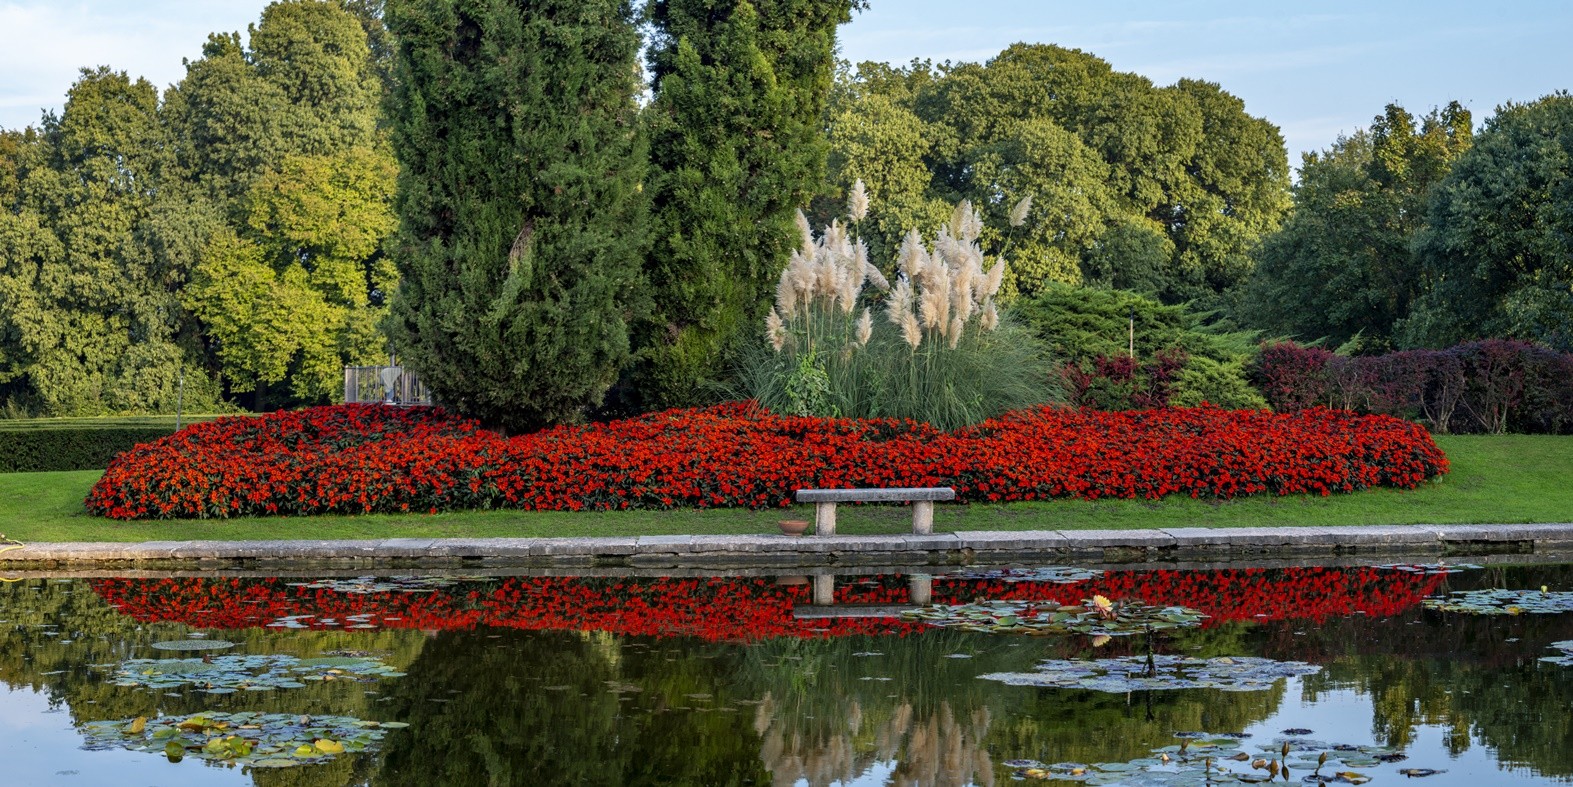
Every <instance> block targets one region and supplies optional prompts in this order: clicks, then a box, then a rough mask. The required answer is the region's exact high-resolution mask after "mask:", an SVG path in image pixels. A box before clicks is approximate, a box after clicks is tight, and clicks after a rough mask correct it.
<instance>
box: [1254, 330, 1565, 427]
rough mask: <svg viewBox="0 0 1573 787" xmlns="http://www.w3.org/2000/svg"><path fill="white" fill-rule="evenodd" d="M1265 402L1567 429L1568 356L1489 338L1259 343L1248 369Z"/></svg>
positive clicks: (1461, 423) (1444, 423)
mask: <svg viewBox="0 0 1573 787" xmlns="http://www.w3.org/2000/svg"><path fill="white" fill-rule="evenodd" d="M1252 377H1253V378H1254V382H1256V383H1257V385H1258V386H1260V387H1261V389H1262V393H1263V395H1265V396H1266V397H1267V401H1268V402H1269V403H1270V404H1272V406H1273V409H1275V410H1279V411H1281V412H1293V411H1296V410H1301V409H1304V408H1307V407H1334V408H1339V409H1344V410H1355V411H1358V412H1363V413H1377V414H1383V415H1393V416H1397V417H1400V418H1409V419H1418V420H1422V421H1424V422H1425V423H1427V424H1428V425H1430V427H1431V429H1432V430H1433V431H1436V432H1440V433H1444V434H1445V433H1449V432H1461V433H1470V432H1489V433H1492V434H1502V433H1504V432H1529V433H1549V434H1561V433H1565V432H1567V431H1569V430H1573V355H1570V354H1567V353H1558V352H1556V351H1554V350H1549V349H1546V348H1544V347H1539V346H1537V345H1533V344H1529V343H1527V342H1517V341H1508V340H1504V339H1487V340H1484V341H1478V342H1466V343H1464V344H1460V345H1457V346H1455V347H1450V348H1448V349H1446V350H1405V351H1403V352H1395V353H1389V354H1387V355H1368V356H1355V357H1345V356H1340V355H1334V354H1333V353H1331V352H1328V351H1327V350H1324V349H1321V348H1319V347H1301V346H1300V345H1297V344H1295V343H1294V342H1281V343H1278V344H1270V345H1264V346H1263V347H1262V350H1261V353H1260V355H1259V356H1258V357H1257V361H1256V365H1255V367H1254V368H1253V370H1252Z"/></svg>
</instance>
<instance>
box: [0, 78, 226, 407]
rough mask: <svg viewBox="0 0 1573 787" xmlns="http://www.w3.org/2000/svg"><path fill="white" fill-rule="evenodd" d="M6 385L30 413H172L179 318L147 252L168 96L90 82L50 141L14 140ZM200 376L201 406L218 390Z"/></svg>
mask: <svg viewBox="0 0 1573 787" xmlns="http://www.w3.org/2000/svg"><path fill="white" fill-rule="evenodd" d="M6 139H7V146H6V147H7V150H6V151H5V153H6V154H7V155H6V158H5V160H6V161H7V166H6V167H5V168H4V171H5V173H6V177H5V178H4V179H3V180H0V186H3V187H4V188H5V190H6V191H7V192H9V193H8V194H6V196H7V198H8V202H9V205H8V207H9V208H10V209H9V210H6V211H3V212H0V237H3V239H4V240H3V242H0V342H3V344H0V384H5V386H6V388H7V391H8V393H9V397H10V400H11V402H12V403H13V404H14V405H17V406H19V407H20V408H22V409H23V410H37V411H42V412H46V413H51V414H61V415H97V414H102V413H106V412H117V411H128V410H140V411H148V410H151V411H160V410H173V409H174V407H175V400H176V398H177V396H178V392H177V388H178V387H179V380H178V378H179V374H180V368H181V364H182V361H183V355H184V354H183V352H182V351H181V349H180V348H179V347H178V346H177V345H176V344H175V342H174V339H175V334H176V332H177V331H178V329H179V320H180V310H179V306H178V304H177V303H176V302H175V300H174V297H173V294H172V293H171V292H170V290H169V289H168V286H167V284H168V282H167V281H166V280H165V277H164V275H163V272H162V271H161V270H160V269H159V266H158V264H157V261H156V260H152V259H150V258H149V257H148V256H147V255H145V254H142V253H140V249H139V245H140V241H141V240H142V236H143V233H145V231H146V229H147V225H148V222H149V220H150V218H151V216H152V207H153V205H154V203H155V201H156V200H157V199H158V184H159V181H160V178H161V177H163V176H164V174H165V170H166V169H167V167H168V165H169V160H168V158H167V155H166V150H167V146H166V144H165V130H164V128H163V126H162V125H161V124H160V122H159V117H158V92H157V91H156V90H155V89H154V88H153V86H152V85H151V84H149V83H148V82H147V81H146V80H135V81H133V80H131V79H130V78H129V77H127V76H126V75H125V74H124V73H123V72H115V71H111V70H109V69H107V68H100V69H97V70H93V71H86V70H84V71H83V73H82V77H81V79H79V80H78V81H77V83H76V84H75V85H73V86H72V88H71V91H70V93H69V94H68V96H67V100H66V105H65V108H64V111H63V112H62V113H61V115H60V116H58V117H54V116H50V117H46V119H45V122H44V127H43V130H42V134H41V135H38V136H33V135H30V134H23V135H17V134H10V135H7V137H6ZM204 382H205V381H204V379H203V378H202V376H201V375H200V374H199V373H194V374H193V375H192V383H193V391H194V393H195V394H197V395H194V396H193V399H194V400H196V401H200V400H201V398H202V397H203V396H205V397H207V398H208V400H209V401H211V398H212V394H213V391H211V390H210V389H208V388H207V386H206V385H205V384H204Z"/></svg>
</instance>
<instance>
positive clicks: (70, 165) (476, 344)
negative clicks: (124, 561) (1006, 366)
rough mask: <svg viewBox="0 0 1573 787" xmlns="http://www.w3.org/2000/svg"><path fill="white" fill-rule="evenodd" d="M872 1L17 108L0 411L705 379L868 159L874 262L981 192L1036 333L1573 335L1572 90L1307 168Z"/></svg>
mask: <svg viewBox="0 0 1573 787" xmlns="http://www.w3.org/2000/svg"><path fill="white" fill-rule="evenodd" d="M860 5H861V3H858V2H855V1H854V0H752V2H749V1H748V0H741V1H740V2H719V1H718V0H651V2H649V3H647V4H644V5H642V6H636V5H635V4H634V3H632V2H630V1H629V0H593V1H590V0H586V1H585V2H569V0H531V2H525V3H519V2H502V0H389V2H388V3H387V7H386V8H385V7H384V3H383V2H382V0H340V1H339V2H331V1H323V0H284V1H283V2H277V3H274V4H272V5H270V6H268V8H267V9H266V10H264V11H263V14H262V17H261V19H260V21H259V22H258V23H257V24H255V25H253V26H252V27H251V28H250V29H249V31H248V33H247V35H245V36H244V37H242V36H241V35H238V34H216V35H213V36H210V37H209V40H208V42H207V44H206V45H205V46H204V47H203V51H202V55H201V57H199V58H198V59H196V60H193V61H190V62H189V63H187V69H186V75H185V77H184V78H183V79H182V80H181V81H180V82H178V83H177V84H175V85H173V86H172V87H170V88H169V89H168V90H166V91H165V92H164V93H163V95H160V94H159V92H158V90H157V89H155V88H154V86H152V85H151V84H149V83H148V82H147V81H145V80H141V79H133V78H131V77H129V76H127V75H126V74H124V73H123V72H117V71H114V70H112V69H111V68H109V67H97V68H93V69H84V71H83V72H82V76H81V78H80V79H79V80H78V82H77V83H76V84H75V85H74V86H73V87H72V88H71V90H70V92H69V94H68V95H67V98H66V102H65V106H64V109H63V110H62V111H61V113H60V114H59V115H54V114H52V113H51V114H46V115H45V117H44V118H43V120H42V122H41V123H40V124H39V126H38V127H36V128H28V129H22V130H5V131H0V403H3V405H4V406H5V408H6V413H7V414H9V415H23V414H32V415H94V414H101V413H126V412H137V413H160V412H171V411H173V410H174V408H175V405H176V401H177V397H178V396H180V395H181V394H180V393H179V391H180V390H181V388H182V385H183V390H184V394H183V396H184V402H185V407H186V409H188V410H190V409H196V410H208V411H211V410H214V409H217V408H222V407H225V406H236V405H238V406H241V407H246V408H252V409H271V408H276V407H280V406H292V405H298V404H305V403H316V402H325V401H329V400H331V399H332V398H333V397H334V396H335V391H336V389H337V381H338V380H340V379H341V367H342V366H344V365H347V364H354V365H360V364H370V363H376V362H378V361H379V360H381V359H384V358H386V356H387V353H388V351H389V349H390V347H391V348H393V349H396V350H398V351H399V352H400V354H401V356H403V357H404V358H405V359H406V360H407V361H408V363H409V365H411V366H413V367H415V368H416V369H418V370H420V371H422V372H424V373H425V374H426V379H427V382H428V384H430V385H431V386H432V387H433V389H434V390H435V391H436V392H437V394H438V395H439V397H442V398H444V400H445V401H448V402H450V403H452V404H456V405H458V406H460V407H461V409H465V410H466V411H467V412H471V413H472V414H476V415H479V416H481V417H483V418H485V419H486V420H488V421H491V422H494V423H499V424H504V425H507V426H510V427H512V428H528V427H533V426H536V425H539V424H543V423H550V422H558V421H565V420H575V419H580V418H584V417H587V416H590V415H593V414H595V413H596V412H598V411H602V412H605V411H616V412H628V411H639V410H648V409H653V408H658V407H665V406H678V405H688V404H695V403H698V402H701V401H703V400H705V399H708V398H713V397H716V396H719V395H722V394H721V393H718V392H723V391H725V390H727V383H728V378H729V375H730V374H731V373H732V371H733V369H734V368H735V367H734V364H735V361H736V359H737V357H738V355H739V353H740V352H741V351H743V350H744V349H746V347H747V346H748V345H749V344H750V343H751V342H757V341H759V339H760V333H761V328H762V320H763V317H764V315H765V313H766V312H767V311H768V310H769V305H770V302H771V294H772V291H773V288H774V284H775V280H776V277H777V276H778V274H779V272H780V270H781V268H782V267H783V266H784V265H785V263H786V259H787V256H788V255H789V254H790V253H791V251H792V250H793V249H794V248H796V247H797V245H798V240H797V235H796V229H795V228H794V218H793V213H794V212H795V210H796V209H797V208H799V207H804V206H806V207H807V209H808V211H807V212H808V214H809V218H810V219H811V220H812V222H813V224H814V225H815V226H821V225H823V224H825V223H828V222H829V221H830V220H831V219H832V218H834V217H836V216H839V215H841V213H842V210H843V206H844V205H845V201H846V197H847V193H848V191H849V190H850V189H851V187H852V184H853V183H854V182H855V181H857V180H859V179H861V180H862V181H863V182H864V183H865V184H866V185H867V187H868V191H869V192H870V193H871V195H872V200H871V208H870V210H869V214H868V217H867V218H866V219H865V220H863V221H862V222H861V224H860V226H859V228H858V230H859V235H860V237H862V238H864V239H865V240H867V241H868V242H869V249H868V257H869V259H870V261H871V262H872V263H873V264H874V265H875V266H877V267H879V268H881V269H883V270H884V272H885V273H886V274H887V275H891V276H893V275H894V267H895V252H896V249H897V247H898V246H899V245H900V241H901V238H902V236H903V234H904V233H905V232H906V231H907V230H908V229H909V228H913V227H917V228H921V229H924V230H925V231H927V230H931V229H933V228H934V227H937V226H939V225H940V224H941V223H942V222H944V221H945V219H946V218H947V217H948V216H949V215H950V212H951V209H952V206H953V205H955V204H956V203H957V202H959V201H961V200H969V201H971V202H972V204H973V205H974V206H976V207H977V209H978V210H979V211H980V213H981V214H982V215H983V217H984V219H985V221H984V224H985V226H986V227H987V229H986V230H985V232H984V235H983V237H982V239H981V243H982V245H983V248H984V252H985V253H986V254H987V255H988V256H989V257H990V258H991V259H992V258H1004V259H1006V260H1008V262H1009V265H1010V268H1009V270H1010V276H1009V278H1008V280H1007V283H1006V293H1007V297H1008V296H1009V295H1011V294H1013V295H1015V296H1016V297H1017V298H1018V299H1021V300H1019V302H1020V303H1021V304H1022V305H1023V306H1026V305H1027V304H1028V303H1029V301H1030V302H1031V303H1033V304H1036V305H1035V306H1033V307H1032V308H1030V309H1024V311H1025V312H1029V313H1031V314H1034V315H1036V316H1035V317H1034V318H1033V319H1034V320H1035V321H1037V322H1039V323H1043V324H1053V323H1055V321H1056V319H1057V318H1055V317H1053V316H1052V315H1046V314H1044V313H1042V312H1043V309H1044V308H1048V307H1047V306H1045V304H1053V303H1068V302H1071V301H1075V300H1076V298H1077V296H1076V295H1075V294H1074V293H1075V292H1076V291H1077V289H1076V288H1082V289H1083V291H1085V290H1087V289H1101V290H1124V291H1129V292H1132V293H1138V294H1140V295H1143V296H1146V297H1147V298H1148V299H1150V300H1152V301H1156V302H1160V303H1163V304H1168V305H1171V306H1179V305H1186V306H1187V307H1188V308H1189V309H1190V310H1191V311H1192V312H1193V313H1194V314H1195V315H1197V316H1196V318H1195V319H1196V320H1198V321H1200V322H1203V323H1206V324H1209V325H1213V326H1215V328H1214V329H1213V331H1214V333H1218V334H1220V335H1224V334H1228V335H1238V336H1248V335H1249V334H1246V333H1240V332H1242V331H1250V330H1257V331H1259V332H1260V335H1264V336H1286V337H1295V338H1297V339H1299V340H1301V341H1312V340H1317V339H1321V340H1323V341H1324V343H1325V344H1326V345H1327V346H1343V347H1344V348H1345V350H1346V351H1348V352H1381V351H1388V350H1394V349H1407V348H1439V347H1445V346H1449V345H1452V344H1455V343H1457V342H1460V341H1465V340H1473V339H1481V338H1510V339H1517V340H1527V341H1532V342H1537V343H1540V344H1543V345H1547V346H1550V347H1552V348H1555V349H1558V350H1561V351H1567V350H1570V349H1573V171H1570V170H1573V97H1569V96H1568V95H1567V94H1566V93H1558V94H1555V95H1552V96H1548V97H1545V98H1543V99H1541V100H1539V101H1536V102H1533V103H1529V104H1522V105H1508V106H1504V107H1502V108H1500V109H1499V110H1498V112H1497V114H1496V115H1495V116H1494V117H1492V118H1491V119H1490V120H1488V121H1487V122H1486V123H1485V125H1484V127H1483V128H1482V129H1480V130H1479V131H1478V133H1476V130H1475V128H1474V126H1473V123H1472V119H1471V117H1470V114H1469V112H1468V111H1467V110H1464V109H1463V108H1462V107H1460V106H1459V105H1458V104H1456V103H1454V104H1449V105H1448V106H1446V107H1444V108H1440V109H1437V110H1435V111H1432V112H1431V113H1429V114H1427V115H1425V116H1423V117H1419V118H1416V117H1415V116H1413V115H1412V114H1410V113H1409V112H1406V111H1405V110H1404V109H1403V108H1401V107H1398V106H1396V105H1394V106H1389V107H1387V108H1386V109H1385V111H1384V112H1383V113H1382V114H1381V115H1379V116H1378V117H1376V119H1375V120H1374V121H1373V123H1372V125H1371V127H1370V128H1369V129H1366V130H1362V131H1359V132H1357V133H1355V134H1354V135H1352V136H1350V137H1347V138H1342V139H1340V140H1338V141H1337V142H1336V143H1334V144H1333V145H1332V146H1331V147H1330V148H1329V149H1327V150H1325V151H1322V152H1319V153H1316V154H1311V155H1308V156H1306V158H1305V160H1304V161H1303V162H1302V164H1301V168H1300V176H1299V181H1298V183H1297V184H1295V185H1293V186H1291V182H1290V169H1289V163H1288V157H1287V154H1286V152H1285V149H1284V144H1283V140H1282V137H1281V135H1280V133H1279V131H1278V129H1277V128H1276V127H1275V126H1274V125H1273V124H1271V123H1270V122H1268V121H1267V120H1265V119H1262V118H1256V117H1252V116H1251V115H1249V114H1247V112H1246V111H1245V107H1244V104H1243V102H1242V101H1241V100H1240V99H1238V98H1236V97H1235V96H1233V95H1231V94H1230V93H1228V92H1227V91H1225V90H1224V89H1223V88H1221V87H1220V86H1219V85H1217V84H1214V83H1210V82H1204V81H1199V80H1191V79H1182V80H1180V81H1178V82H1176V83H1175V84H1173V85H1169V86H1156V85H1154V84H1153V83H1152V82H1151V81H1150V80H1148V79H1146V78H1145V77H1142V76H1139V75H1136V74H1130V73H1124V72H1119V71H1115V70H1114V69H1112V68H1111V67H1110V66H1109V64H1108V63H1107V62H1105V61H1103V60H1101V59H1099V58H1097V57H1095V56H1093V55H1091V54H1087V53H1084V52H1080V51H1076V50H1069V49H1064V48H1061V47H1057V46H1051V45H1036V44H1017V45H1014V46H1012V47H1010V48H1008V49H1006V50H1005V51H1004V52H1002V53H1000V54H999V55H998V56H996V57H994V58H993V59H991V60H989V61H988V62H987V63H982V64H979V63H943V64H934V63H929V62H922V61H918V62H914V63H912V64H910V65H908V66H905V67H895V66H891V65H886V64H878V63H863V64H859V65H857V66H856V67H853V66H852V65H850V64H846V63H841V64H839V67H838V64H837V63H836V62H835V60H834V42H835V30H836V28H837V26H838V25H840V24H842V23H844V22H846V21H847V20H849V19H850V18H851V15H852V13H853V12H854V11H855V10H856V9H857V7H858V6H860ZM642 30H643V31H648V34H649V37H648V40H641V37H640V36H641V31H642ZM641 51H644V52H645V53H646V54H645V58H646V59H645V62H643V63H641V62H640V52H641ZM641 66H642V67H643V71H642V76H641V70H640V69H641ZM642 94H643V97H642ZM1029 196H1030V197H1031V198H1032V209H1031V212H1030V215H1029V216H1028V218H1027V220H1026V221H1025V223H1024V224H1022V226H1021V227H1020V228H1019V229H1016V230H1014V231H1012V230H1010V229H1009V227H1010V222H1008V221H1007V220H1006V218H1007V214H1008V213H1009V212H1010V210H1011V208H1012V207H1013V206H1014V205H1016V204H1017V202H1018V201H1019V200H1020V199H1021V198H1023V197H1029ZM1067 288H1069V289H1067ZM1068 293H1069V294H1068ZM873 297H877V296H873ZM1087 297H1088V298H1089V299H1091V298H1092V297H1093V296H1092V295H1090V294H1089V295H1088V296H1087ZM1067 298H1069V299H1070V300H1069V301H1067ZM1089 303H1091V301H1090V300H1089ZM1099 303H1102V301H1099ZM1099 308H1102V307H1101V306H1100V307H1099ZM1132 314H1133V315H1134V312H1133V313H1132ZM1176 319H1178V318H1176ZM1061 322H1063V320H1061ZM1105 322H1108V323H1110V324H1112V323H1113V322H1114V320H1113V319H1112V318H1110V319H1108V320H1105ZM1231 332H1233V333H1231ZM1050 338H1053V337H1050ZM1111 338H1115V339H1118V338H1120V337H1106V336H1098V337H1093V338H1091V339H1089V341H1093V342H1095V343H1108V341H1109V340H1110V339H1111ZM455 345H459V346H461V347H462V348H463V349H464V350H465V351H466V352H469V353H472V354H473V355H474V356H475V357H474V358H471V359H469V360H468V361H463V362H455V361H454V360H453V357H452V356H451V355H450V354H448V353H449V352H450V350H451V349H452V348H453V347H454V346H455ZM1099 346H1100V347H1101V344H1100V345H1099ZM1144 346H1145V345H1144ZM1168 349H1171V348H1163V347H1159V348H1153V350H1152V352H1159V351H1165V350H1168ZM1059 350H1060V352H1061V354H1062V356H1063V357H1064V358H1066V359H1070V360H1075V359H1077V358H1084V357H1091V356H1093V355H1098V354H1102V353H1104V351H1103V350H1102V349H1099V350H1097V351H1096V352H1092V351H1089V349H1088V348H1085V347H1061V348H1059ZM1193 357H1197V358H1200V357H1202V356H1196V355H1194V353H1193ZM1209 357H1210V356H1209ZM1218 357H1219V358H1220V359H1222V358H1224V357H1225V356H1223V355H1219V356H1218ZM1227 357H1228V358H1229V359H1230V360H1228V363H1229V364H1233V368H1236V369H1237V368H1240V364H1241V363H1243V361H1241V360H1240V358H1239V356H1238V354H1237V353H1236V354H1232V355H1228V356H1227ZM1154 358H1155V356H1154V355H1151V354H1148V355H1146V356H1144V357H1143V358H1142V359H1138V360H1140V361H1141V362H1142V363H1151V362H1153V361H1154ZM1089 362H1090V361H1089ZM1218 362H1219V363H1223V362H1224V361H1222V360H1220V361H1218ZM1193 366H1194V363H1193ZM1200 373H1201V372H1199V371H1194V370H1193V375H1194V374H1200ZM1194 379H1200V378H1194ZM1229 379H1231V380H1232V379H1235V375H1234V373H1233V372H1231V374H1230V375H1229ZM182 380H183V384H182V382H181V381H182ZM1230 385H1232V383H1230ZM1214 388H1218V386H1211V387H1210V388H1207V390H1212V389H1214ZM1219 390H1222V389H1219ZM1239 397H1241V401H1248V400H1249V399H1250V396H1249V395H1248V394H1245V393H1240V394H1239Z"/></svg>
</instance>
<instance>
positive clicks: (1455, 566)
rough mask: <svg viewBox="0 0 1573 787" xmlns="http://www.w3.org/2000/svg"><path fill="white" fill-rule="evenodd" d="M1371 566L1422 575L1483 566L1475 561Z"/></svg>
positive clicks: (1455, 572) (1459, 571)
mask: <svg viewBox="0 0 1573 787" xmlns="http://www.w3.org/2000/svg"><path fill="white" fill-rule="evenodd" d="M1371 568H1380V569H1385V570H1387V571H1402V572H1404V573H1405V574H1418V575H1420V576H1428V577H1429V576H1437V575H1441V574H1462V573H1464V572H1465V571H1478V570H1480V569H1481V568H1483V566H1477V565H1475V564H1474V563H1441V562H1438V563H1381V564H1378V565H1375V566H1372V567H1371Z"/></svg>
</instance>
